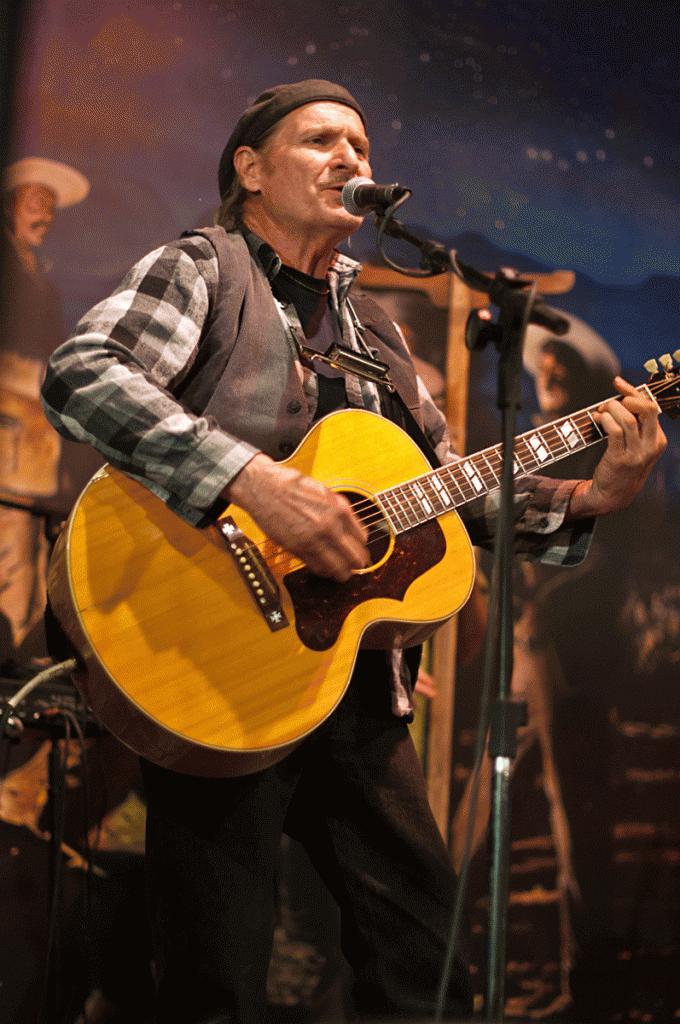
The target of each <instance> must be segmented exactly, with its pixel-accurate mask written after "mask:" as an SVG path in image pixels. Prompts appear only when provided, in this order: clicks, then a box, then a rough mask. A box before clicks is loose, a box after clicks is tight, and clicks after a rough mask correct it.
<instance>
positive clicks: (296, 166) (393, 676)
mask: <svg viewBox="0 0 680 1024" xmlns="http://www.w3.org/2000/svg"><path fill="white" fill-rule="evenodd" d="M356 175H361V176H365V177H370V175H371V168H370V163H369V143H368V138H367V133H366V125H365V121H364V115H363V113H362V110H361V108H360V106H359V104H358V103H357V102H356V100H355V99H354V98H353V97H352V96H351V95H350V94H349V93H348V92H347V91H346V90H345V89H343V88H341V87H340V86H337V85H334V84H332V83H330V82H324V81H318V80H310V81H304V82H298V83H293V84H289V85H282V86H276V87H274V88H271V89H268V90H267V91H266V92H264V93H263V94H262V95H261V96H260V97H259V98H258V99H257V100H256V101H255V103H254V104H253V106H252V107H250V108H249V109H248V110H246V111H245V113H244V114H243V115H242V117H241V119H240V120H239V122H238V124H237V125H236V128H235V129H234V131H233V133H232V135H231V137H230V139H229V141H228V143H227V145H226V148H225V150H224V153H223V156H222V159H221V162H220V168H219V187H220V194H221V198H222V206H221V207H220V210H219V213H218V216H217V225H216V226H215V227H213V228H207V229H203V230H200V231H197V232H195V233H192V234H189V235H187V236H186V237H182V238H181V239H179V240H178V241H175V242H172V243H170V244H168V245H166V246H163V247H162V248H160V249H157V250H156V251H154V252H152V253H150V254H149V255H148V256H146V257H145V258H144V259H142V260H141V261H140V262H139V263H138V264H137V265H136V266H135V267H133V268H132V270H131V271H130V273H129V274H128V276H127V277H126V278H125V280H124V281H123V283H122V284H121V285H120V286H119V288H117V289H116V291H115V292H114V294H113V295H112V296H111V297H110V298H108V299H106V300H105V301H103V302H101V303H99V305H97V306H96V307H95V308H94V309H93V310H92V311H91V312H90V313H89V314H88V315H87V316H86V317H85V318H84V319H83V320H82V321H81V323H80V324H79V326H78V328H77V331H76V334H75V336H74V337H73V338H72V339H71V340H70V341H68V342H67V343H66V344H65V345H63V346H62V347H61V348H60V349H59V350H58V351H57V352H56V353H55V355H54V356H53V358H52V359H51V361H50V366H49V368H48V373H47V377H46V380H45V384H44V387H43V400H44V406H45V410H46V414H47V415H48V417H49V418H50V421H51V422H52V423H53V424H54V425H55V426H56V427H57V429H58V430H60V431H61V432H62V433H63V434H64V435H65V436H67V437H70V438H75V439H78V440H81V441H86V442H89V443H90V444H92V445H94V446H95V447H96V448H98V449H99V451H100V452H101V453H102V454H103V455H104V456H105V457H106V459H108V460H109V461H110V462H111V463H113V464H114V465H116V466H118V467H120V468H121V469H123V470H125V471H126V472H127V473H129V474H131V475H133V476H134V477H136V478H139V479H141V480H143V481H144V482H145V483H146V485H147V486H148V487H150V488H151V489H152V490H153V491H154V492H155V493H156V494H158V495H160V496H161V497H162V498H163V499H164V500H165V501H166V503H167V504H168V506H169V507H170V508H171V509H173V510H174V511H175V512H176V513H177V514H178V515H180V516H182V517H183V518H184V519H185V520H187V521H188V522H189V523H191V524H193V525H195V526H197V527H198V528H200V527H203V526H205V525H207V524H209V523H211V522H213V521H214V520H215V518H216V517H217V516H219V515H220V513H221V512H222V511H223V509H224V507H225V504H226V503H229V502H232V503H235V504H236V505H239V506H241V507H242V508H243V509H245V510H246V511H247V512H248V513H249V515H250V516H251V517H252V518H253V519H254V520H255V522H256V523H257V524H258V525H259V526H260V527H261V529H262V530H263V531H264V532H265V533H266V534H267V536H268V537H269V538H271V540H272V541H273V542H274V543H276V544H279V545H281V546H282V547H284V548H285V549H287V550H288V551H289V552H291V553H292V554H293V555H295V556H297V557H299V558H300V559H302V560H303V561H304V562H306V564H307V566H308V567H309V568H310V569H311V570H312V571H313V572H314V573H317V574H318V575H319V576H325V577H329V578H331V579H333V580H337V581H341V582H342V581H346V580H348V579H349V577H350V576H351V574H352V573H353V572H354V571H356V570H359V569H361V568H362V567H364V566H365V565H366V564H367V561H368V555H367V550H366V546H365V545H366V540H367V535H366V530H365V527H364V526H363V525H362V523H361V522H360V521H359V519H358V518H357V516H356V515H355V513H354V511H353V509H352V507H351V506H350V504H349V503H348V501H347V500H346V499H345V498H344V497H343V496H342V495H340V494H337V493H334V492H332V491H331V490H328V489H327V488H326V487H325V486H324V485H323V484H321V483H320V482H318V481H315V480H313V479H310V478H309V477H306V476H304V475H302V474H301V473H300V472H298V471H297V470H296V469H294V468H293V467H292V466H288V465H286V464H284V463H283V462H282V460H283V459H285V458H286V457H287V456H288V455H289V454H290V453H291V452H292V451H293V450H294V449H295V448H296V447H297V445H298V444H299V443H300V442H301V441H302V439H303V438H304V437H305V434H306V433H307V432H308V431H309V429H310V427H311V426H312V424H313V423H314V422H315V421H316V420H317V419H318V418H319V417H321V416H323V415H326V414H327V413H330V412H332V411H334V410H337V409H342V408H346V407H350V408H352V407H354V408H360V409H369V410H371V411H373V412H375V413H377V414H380V415H383V416H388V417H390V418H393V419H396V420H397V421H398V422H399V423H400V425H402V426H406V428H407V429H409V425H410V422H411V421H410V417H409V414H407V413H406V412H405V410H404V407H406V408H407V409H408V410H410V414H411V416H412V418H413V419H414V420H415V421H416V423H417V425H418V427H419V428H420V431H421V432H422V433H423V434H424V435H425V439H426V440H425V442H424V443H426V444H427V447H428V450H434V453H435V454H436V456H437V457H438V458H439V460H440V461H442V462H445V461H451V460H453V459H455V458H456V455H455V453H454V452H453V451H452V450H451V448H450V445H449V442H448V435H447V432H446V425H445V422H444V419H443V417H442V415H441V413H440V412H439V411H438V410H437V408H436V407H435V406H434V404H433V403H432V401H431V399H430V398H429V396H428V395H427V393H426V391H425V389H424V386H423V385H422V384H421V382H420V381H419V380H418V379H417V377H416V374H415V372H414V370H413V365H412V363H411V360H410V357H409V355H408V351H407V349H406V347H405V345H404V343H403V341H402V340H401V338H400V336H399V334H398V333H397V331H396V330H394V329H393V328H392V327H391V326H390V324H389V322H387V320H386V318H385V316H384V314H382V313H380V312H379V311H378V309H377V307H375V306H374V305H372V304H371V303H370V302H369V301H368V300H367V299H363V300H361V302H358V303H354V304H353V299H352V293H351V288H352V282H353V280H354V278H355V276H356V274H357V273H358V270H359V267H358V265H357V264H356V263H355V262H353V261H352V260H350V259H348V258H347V257H346V256H344V255H341V254H339V253H338V252H337V251H336V246H337V245H338V243H339V242H340V241H341V240H342V239H344V238H347V237H348V236H349V235H351V234H352V233H353V232H355V231H356V230H357V229H358V228H359V226H360V224H361V218H360V217H358V216H355V215H353V214H350V213H349V212H347V211H346V210H345V209H344V207H343V205H342V202H341V190H342V186H343V185H344V183H345V182H347V181H348V180H349V179H350V178H352V177H354V176H356ZM355 306H356V308H355ZM359 309H360V312H361V316H359V315H358V311H359ZM333 342H337V343H338V344H341V345H342V346H343V347H344V348H346V349H350V350H352V351H354V352H359V353H363V354H364V355H369V356H371V355H375V352H376V351H377V354H378V359H379V360H381V361H383V362H384V363H387V364H388V366H389V371H390V377H391V380H392V381H393V383H394V384H395V385H396V388H397V392H398V394H399V395H400V399H396V398H395V397H394V396H390V394H389V393H388V392H387V391H386V390H385V389H384V388H382V387H381V386H380V385H379V384H376V383H375V382H374V381H373V380H371V379H367V378H366V377H364V376H357V375H355V374H354V373H349V372H342V371H340V370H338V369H336V368H334V367H331V366H328V365H327V364H325V363H323V362H321V361H319V360H318V359H315V358H313V356H312V357H309V356H308V355H305V354H304V352H303V349H311V350H313V351H317V352H325V351H326V350H327V349H328V347H329V345H330V344H331V343H333ZM618 386H619V390H620V391H621V393H622V395H623V400H622V401H621V402H610V403H608V404H607V405H605V406H603V407H602V409H601V411H600V413H599V416H598V418H599V421H600V422H601V424H602V427H603V428H604V430H605V431H606V433H607V434H608V436H609V440H608V445H607V449H606V452H605V454H604V456H603V458H602V460H601V462H600V463H599V465H598V467H597V469H596V470H595V473H594V475H593V478H592V479H591V480H588V481H573V480H572V481H569V482H565V481H555V480H547V479H543V478H539V477H521V478H519V479H518V480H517V498H516V520H517V536H518V550H521V551H522V552H523V553H525V554H527V555H528V556H530V557H534V558H542V559H545V560H547V561H550V562H552V563H553V564H574V563H576V562H578V561H580V560H581V559H582V558H583V557H584V555H585V553H586V550H587V547H588V541H589V537H590V534H591V532H592V527H593V517H595V516H596V515H599V514H601V513H605V512H610V511H613V510H614V509H617V508H620V507H622V506H623V505H625V504H627V503H628V502H629V501H630V500H631V499H632V498H633V497H634V495H635V494H636V493H637V492H638V491H639V489H640V488H641V486H642V484H643V482H644V480H645V478H646V477H647V474H648V473H649V470H650V468H651V466H652V464H653V463H654V461H655V459H656V458H657V457H658V456H659V454H660V452H661V450H662V448H663V445H664V437H663V434H662V432H661V430H660V428H659V426H658V420H657V414H658V410H657V408H656V406H655V404H654V403H653V402H652V401H651V400H649V399H648V398H646V397H644V396H642V395H639V394H637V393H636V392H635V391H634V389H633V388H632V387H631V386H630V385H628V384H626V383H625V382H623V381H619V384H618ZM494 512H495V509H494V508H493V507H492V504H491V503H489V506H488V507H487V509H486V511H485V514H484V515H483V516H481V515H480V516H479V517H478V518H476V519H474V520H470V521H469V522H467V523H466V525H467V526H468V530H469V532H470V536H471V539H472V540H473V542H474V543H476V544H482V543H486V544H489V543H491V541H492V534H493V528H494ZM253 658H254V659H257V651H255V650H254V651H253ZM415 663H416V658H415V657H414V656H413V652H409V653H408V654H407V655H406V656H405V657H401V656H400V655H399V653H398V652H392V651H360V652H359V655H358V657H357V661H356V665H355V669H354V673H353V676H352V679H351V681H350V684H349V687H348V689H347V692H346V693H345V695H344V697H343V698H342V700H341V701H340V703H339V705H338V706H337V708H336V709H335V711H334V712H333V713H332V714H331V715H330V716H329V717H328V718H327V719H326V720H325V721H324V722H323V724H322V725H321V726H320V727H319V728H318V729H317V730H316V731H315V732H313V733H312V734H311V735H310V736H309V737H308V738H307V739H305V740H304V741H303V742H302V744H301V745H300V746H298V747H297V748H296V749H295V750H294V751H293V753H292V754H289V755H288V756H287V757H286V758H284V759H283V760H282V761H280V762H279V763H278V764H276V765H274V766H272V767H269V768H266V769H265V770H263V771H260V772H256V773H254V774H251V775H247V776H244V777H241V778H236V779H211V778H196V777H193V776H189V775H184V774H181V773H178V772H173V771H171V770H169V769H167V768H163V767H159V766H158V765H155V764H152V763H149V762H146V761H144V762H143V774H144V782H145V786H146V793H147V798H148V822H147V847H146V850H147V853H146V857H147V870H148V896H149V908H150V914H151V921H152V928H153V934H154V943H155V964H156V971H157V984H158V993H157V1011H156V1012H157V1017H156V1019H157V1022H158V1024H170V1022H177V1024H179V1022H181V1024H191V1022H195V1024H218V1022H220V1024H223V1022H226V1021H229V1022H238V1024H256V1022H257V1024H261V1022H262V1021H263V1019H264V1012H265V1004H266V997H265V982H266V976H267V968H268V962H269V957H270V951H271V943H272V908H273V903H274V896H275V868H276V862H277V857H278V850H279V842H280V838H281V834H282V832H285V833H287V834H288V835H290V836H293V837H294V838H296V839H297V840H299V841H300V842H301V843H302V844H303V846H304V847H305V849H306V850H307V852H308V853H309V855H310V858H311V860H312V862H313V863H314V865H315V866H316V868H317V870H318V871H319V874H320V875H321V877H322V879H323V880H324V882H325V883H326V885H327V886H328V887H329V889H330V891H331V892H332V894H333V896H334V897H335V900H336V901H337V903H338V906H339V908H340V912H341V917H342V943H343V950H344V952H345V955H346V957H347V959H348V960H349V962H350V964H351V966H352V969H353V972H354V979H355V981H354V988H353V998H354V1004H355V1007H356V1011H357V1013H358V1014H359V1015H360V1016H362V1017H366V1018H373V1017H378V1016H394V1017H398V1018H402V1019H407V1018H418V1019H422V1018H424V1017H427V1016H429V1015H431V1014H432V1013H433V1011H434V1008H435V1005H436V997H437V990H438V986H439V982H440V976H441V972H442V967H443V961H444V953H445V947H446V941H447V935H448V928H449V924H450V917H451V909H452V905H453V900H454V895H455V888H456V879H455V875H454V872H453V870H452V867H451V860H450V857H449V853H448V850H447V848H446V846H445V844H444V842H443V840H442V838H441V836H440V834H439V831H438V829H437V826H436V824H435V822H434V819H433V817H432V814H431V812H430V808H429V806H428V802H427V797H426V791H425V786H424V781H423V776H422V771H421V768H420V765H419V762H418V759H417V756H416V754H415V751H414V749H413V746H412V743H411V741H410V738H409V733H408V729H407V722H408V720H409V714H410V699H409V698H410V685H411V684H410V679H411V675H412V673H413V672H414V671H415ZM227 684H228V680H225V685H227ZM470 991H471V990H470V985H469V980H468V976H467V970H466V966H465V957H464V953H463V952H462V951H461V953H460V955H459V957H458V959H457V961H456V964H455V966H454V970H453V972H452V977H451V984H450V988H449V997H448V1002H447V1005H446V1008H445V1013H446V1016H447V1018H448V1019H449V1020H450V1019H457V1018H460V1017H462V1016H467V1015H468V1014H469V1013H470V1011H471V995H470Z"/></svg>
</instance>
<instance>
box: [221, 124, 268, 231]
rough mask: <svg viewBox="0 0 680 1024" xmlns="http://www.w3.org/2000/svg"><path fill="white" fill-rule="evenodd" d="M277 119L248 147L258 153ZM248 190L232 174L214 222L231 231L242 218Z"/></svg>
mask: <svg viewBox="0 0 680 1024" xmlns="http://www.w3.org/2000/svg"><path fill="white" fill-rule="evenodd" d="M278 127H279V124H278V121H277V122H276V124H273V125H271V127H270V128H268V129H267V131H266V132H265V133H264V135H261V136H260V138H259V139H257V140H256V141H255V142H251V143H249V145H250V148H251V149H254V150H255V152H256V153H258V152H259V151H260V150H261V149H264V147H265V145H266V144H267V143H268V142H269V140H270V139H271V137H272V135H274V133H275V132H276V130H277V129H278ZM248 195H249V192H248V189H247V188H244V187H243V185H242V184H241V179H240V178H239V176H238V174H236V173H235V174H234V177H233V180H232V182H231V184H230V185H229V188H228V189H227V191H226V193H225V196H224V199H223V200H222V202H221V203H220V207H219V209H218V211H217V213H216V214H215V223H216V224H219V225H220V226H221V227H223V228H224V229H225V231H233V230H234V228H235V227H236V225H237V224H238V223H239V222H240V221H241V220H242V219H243V204H244V203H245V201H246V199H247V198H248Z"/></svg>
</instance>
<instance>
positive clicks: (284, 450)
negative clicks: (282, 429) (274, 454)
mask: <svg viewBox="0 0 680 1024" xmlns="http://www.w3.org/2000/svg"><path fill="white" fill-rule="evenodd" d="M279 451H280V452H281V454H282V455H290V453H291V452H293V451H295V445H294V444H291V443H290V441H282V442H281V444H280V445H279Z"/></svg>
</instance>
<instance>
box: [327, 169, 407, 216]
mask: <svg viewBox="0 0 680 1024" xmlns="http://www.w3.org/2000/svg"><path fill="white" fill-rule="evenodd" d="M410 195H411V189H410V188H404V186H403V185H376V183H375V182H374V181H371V179H370V178H350V180H349V181H348V182H346V183H345V184H344V185H343V188H342V195H341V196H340V201H341V202H342V205H343V206H344V207H345V209H346V210H347V212H348V213H351V214H353V215H354V216H355V217H363V216H364V215H365V214H367V213H370V212H371V210H374V211H375V212H376V213H384V212H385V210H386V209H387V208H388V207H389V206H392V205H393V203H396V202H397V201H398V200H399V199H403V197H404V196H410Z"/></svg>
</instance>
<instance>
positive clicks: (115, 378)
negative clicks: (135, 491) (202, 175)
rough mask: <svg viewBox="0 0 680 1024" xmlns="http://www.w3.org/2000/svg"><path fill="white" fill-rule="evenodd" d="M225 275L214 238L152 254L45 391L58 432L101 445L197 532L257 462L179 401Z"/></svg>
mask: <svg viewBox="0 0 680 1024" xmlns="http://www.w3.org/2000/svg"><path fill="white" fill-rule="evenodd" d="M217 273H218V269H217V258H216V255H215V252H214V250H213V249H212V247H211V246H210V244H209V242H207V240H202V239H198V240H197V239H195V238H194V239H191V240H189V239H187V240H181V241H179V242H176V243H173V244H171V245H167V246H163V247H162V248H160V249H157V250H155V251H154V252H152V253H149V254H148V255H147V256H145V257H144V258H143V259H142V260H140V262H139V263H137V264H136V265H135V266H134V267H133V268H132V270H131V271H130V272H129V274H128V275H127V276H126V278H125V279H124V281H123V282H122V283H121V285H120V286H119V287H118V288H117V289H116V290H115V292H114V293H113V294H112V295H111V296H110V297H109V298H107V299H105V300H104V301H103V302H100V303H99V304H98V305H96V306H95V307H94V308H93V309H92V310H91V311H90V312H89V313H88V314H87V315H86V316H85V317H84V318H83V319H82V320H81V321H80V323H79V324H78V327H77V328H76V331H75V334H74V336H73V337H72V338H70V339H69V340H68V341H67V342H66V343H65V344H64V345H62V346H61V347H60V348H58V349H57V350H56V352H55V353H54V354H53V355H52V357H51V359H50V361H49V363H48V366H47V372H46V376H45V381H44V384H43V388H42V402H43V408H44V410H45V415H46V417H47V419H48V420H49V422H50V423H51V424H52V425H53V426H54V427H55V429H56V430H58V431H59V432H60V433H61V434H62V435H63V436H65V437H67V438H69V439H71V440H75V441H83V442H87V443H89V444H91V445H93V446H94V447H95V448H96V449H97V450H98V451H99V452H100V453H101V454H102V455H103V456H104V458H105V459H106V460H107V461H108V462H110V463H111V464H112V465H114V466H116V467H118V468H119V469H122V470H124V471H125V472H127V473H129V474H130V475H131V476H134V477H136V478H137V479H141V480H143V481H144V483H145V484H146V485H147V486H149V487H150V488H151V489H152V490H153V491H155V492H156V493H157V494H158V495H159V496H160V497H161V498H163V500H164V501H166V502H167V504H168V505H169V506H170V507H171V508H173V509H174V511H176V512H178V513H179V514H180V515H182V516H183V517H184V518H186V519H187V520H189V521H190V522H193V523H196V524H199V523H201V522H202V520H203V518H204V517H205V515H206V513H208V512H209V510H210V509H211V508H212V506H213V505H214V504H215V502H216V501H217V499H218V496H219V494H220V492H221V491H222V490H223V488H224V487H225V486H226V485H227V484H228V483H229V481H230V480H231V479H232V478H233V477H234V476H235V475H236V473H238V472H239V470H240V469H242V468H243V466H244V465H245V464H246V463H247V462H248V461H250V459H251V458H252V457H253V455H254V454H256V449H254V448H252V446H250V445H247V444H245V443H243V442H242V441H240V440H239V439H238V438H235V437H232V436H231V435H229V434H227V433H226V432H225V431H223V430H221V429H220V428H219V427H218V425H217V423H216V422H215V421H214V420H212V419H211V418H209V417H202V416H196V415H193V414H192V413H191V412H189V411H188V410H187V409H185V408H184V407H183V406H182V404H181V403H180V402H178V401H177V400H176V399H175V398H174V397H173V394H172V390H173V389H174V388H176V387H177V386H178V385H179V384H180V383H181V381H182V380H183V379H184V377H185V376H186V375H187V373H188V372H189V371H190V369H191V367H192V365H193V363H194V361H195V359H196V355H197V353H198V348H199V343H200V339H201V335H202V332H203V328H204V325H205V323H206V318H207V317H208V314H209V311H210V308H211V303H212V301H213V300H214V297H215V293H216V288H217Z"/></svg>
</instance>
